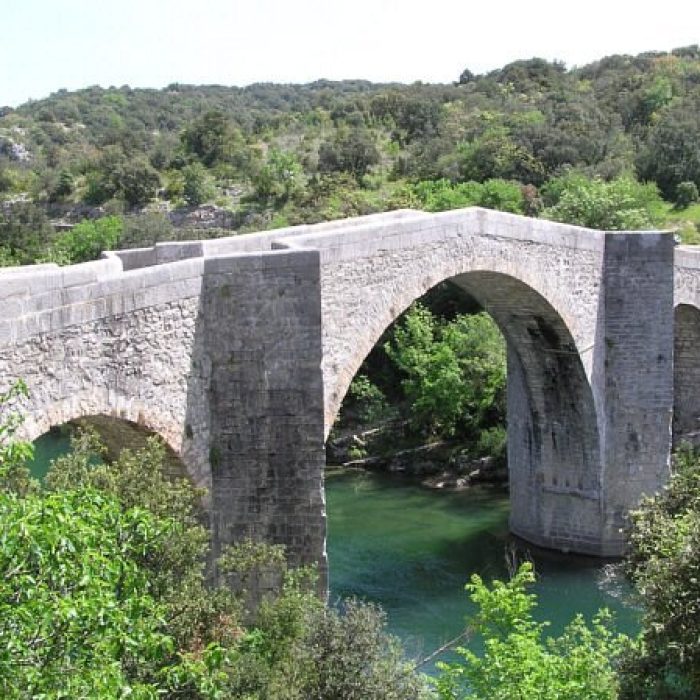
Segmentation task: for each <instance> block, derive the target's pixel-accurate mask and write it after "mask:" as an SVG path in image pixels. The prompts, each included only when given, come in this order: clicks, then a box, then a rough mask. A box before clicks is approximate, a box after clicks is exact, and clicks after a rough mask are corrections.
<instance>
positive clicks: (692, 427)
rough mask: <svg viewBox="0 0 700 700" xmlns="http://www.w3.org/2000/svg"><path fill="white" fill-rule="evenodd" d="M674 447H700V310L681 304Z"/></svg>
mask: <svg viewBox="0 0 700 700" xmlns="http://www.w3.org/2000/svg"><path fill="white" fill-rule="evenodd" d="M673 357H674V360H673V444H674V446H677V445H678V444H680V443H681V442H690V443H692V444H695V445H698V444H700V309H698V308H697V307H696V306H694V305H692V304H678V305H677V306H676V307H675V310H674V336H673Z"/></svg>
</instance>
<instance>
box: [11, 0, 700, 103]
mask: <svg viewBox="0 0 700 700" xmlns="http://www.w3.org/2000/svg"><path fill="white" fill-rule="evenodd" d="M695 43H700V0H695V1H694V2H693V1H690V0H685V1H681V0H665V1H664V2H658V1H657V2H650V1H649V0H636V1H632V0H583V1H579V2H571V1H569V2H566V1H565V0H558V1H554V0H517V1H516V0H498V1H495V0H478V1H477V2H474V1H473V0H353V1H352V2H349V1H346V0H287V1H285V0H187V1H186V2H185V1H184V0H119V1H118V2H114V1H112V2H108V1H107V0H0V106H1V105H9V106H13V107H14V106H17V105H19V104H21V103H23V102H26V101H27V100H29V99H40V98H42V97H47V96H48V95H49V94H50V93H52V92H55V91H56V90H59V89H61V88H65V89H68V90H75V89H79V88H84V87H88V86H90V85H101V86H103V87H109V86H111V85H114V86H117V87H118V86H121V85H130V86H131V87H155V88H160V87H165V86H166V85H168V84H170V83H174V82H179V83H191V84H219V85H248V84H250V83H254V82H277V83H279V82H282V83H289V82H294V83H300V82H309V81H312V80H317V79H320V78H326V79H330V80H340V79H344V78H363V79H366V80H372V81H377V82H379V81H399V82H407V83H411V82H415V81H423V82H451V81H454V80H457V79H458V77H459V74H460V73H461V72H462V70H463V69H464V68H469V69H470V70H471V71H472V72H474V73H483V72H485V71H488V70H493V69H495V68H499V67H501V66H503V65H505V64H506V63H508V62H510V61H514V60H517V59H524V58H532V57H533V56H539V57H542V58H546V59H550V60H551V59H557V60H560V61H564V62H565V63H566V65H567V66H569V67H571V66H576V65H583V64H585V63H589V62H591V61H593V60H596V59H598V58H602V57H603V56H605V55H609V54H612V53H628V54H635V53H640V52H642V51H649V50H668V49H671V48H674V47H678V46H687V45H689V44H695Z"/></svg>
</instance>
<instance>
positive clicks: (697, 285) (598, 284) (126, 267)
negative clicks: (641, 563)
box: [0, 208, 700, 570]
mask: <svg viewBox="0 0 700 700" xmlns="http://www.w3.org/2000/svg"><path fill="white" fill-rule="evenodd" d="M674 261H675V262H674ZM443 280H450V281H451V282H453V283H455V284H457V285H459V286H460V287H462V288H463V289H465V290H467V291H468V292H469V294H471V295H472V296H473V297H475V298H476V299H477V300H478V301H479V302H480V303H481V304H482V305H483V306H484V308H485V309H486V310H487V311H488V312H489V313H490V314H491V315H492V317H493V318H494V319H495V321H496V323H497V324H498V325H499V327H500V329H501V330H502V332H503V335H504V336H505V338H506V340H507V345H508V460H509V467H510V474H511V506H512V507H511V528H512V530H513V532H515V533H516V534H518V535H520V536H521V537H523V538H525V539H527V540H529V541H531V542H534V543H536V544H539V545H543V546H545V547H553V548H558V549H562V550H571V551H576V552H584V553H590V554H596V555H617V554H620V552H621V551H622V547H623V538H622V535H621V533H620V528H621V526H622V525H623V521H624V516H625V514H626V512H627V511H628V510H629V508H630V507H633V506H634V505H635V504H636V503H637V501H638V499H639V497H640V495H641V494H643V493H652V492H653V491H655V490H656V489H657V488H658V487H659V486H660V485H661V484H662V483H663V482H664V480H665V479H666V477H667V474H668V470H669V450H670V447H671V440H672V425H673V428H674V430H675V432H676V434H677V435H680V434H687V435H690V436H692V435H693V434H695V433H696V432H698V429H699V428H700V422H699V418H698V416H700V392H699V391H698V390H697V387H698V386H699V385H700V250H697V251H696V250H695V249H692V248H687V247H680V246H679V247H675V248H674V244H673V237H672V235H671V234H670V233H661V232H642V233H605V232H601V231H592V230H587V229H582V228H577V227H572V226H566V225H561V224H555V223H551V222H546V221H540V220H536V219H528V218H524V217H519V216H514V215H509V214H503V213H498V212H493V211H488V210H482V209H476V208H472V209H465V210H460V211H453V212H445V213H440V214H426V213H422V212H414V211H400V212H393V213H389V214H381V215H376V216H369V217H363V218H358V219H348V220H344V221H337V222H332V223H326V224H319V225H315V226H302V227H296V228H289V229H281V230H277V231H270V232H264V233H257V234H250V235H242V236H235V237H231V238H224V239H218V240H210V241H192V242H184V243H166V244H158V245H156V246H155V247H153V248H148V249H139V250H129V251H121V252H115V253H106V254H104V256H103V259H102V260H99V261H97V262H93V263H86V264H83V265H75V266H71V267H67V268H57V267H55V266H50V265H49V266H34V267H29V268H19V269H18V268H15V269H9V270H7V271H4V272H2V273H0V310H1V313H0V384H2V385H4V386H7V385H8V384H9V383H10V382H11V380H12V379H14V378H16V377H23V378H24V379H25V380H26V382H27V384H28V385H29V388H30V392H31V396H30V400H29V404H28V408H27V420H26V422H25V424H24V428H23V429H24V433H25V436H26V437H27V438H30V439H34V438H36V437H38V436H39V435H41V434H42V433H44V432H46V431H47V430H48V429H49V428H50V426H52V425H56V424H61V423H64V422H66V421H70V420H74V419H77V418H80V417H87V416H96V415H112V416H116V417H120V418H123V419H126V420H128V421H132V422H134V423H138V424H139V425H142V426H145V427H146V428H148V429H150V430H152V431H155V432H156V433H159V434H160V435H161V436H162V437H163V438H164V439H165V440H166V441H167V442H168V443H169V445H170V446H171V447H172V448H173V449H174V450H176V451H177V452H178V453H179V454H180V455H181V456H182V459H183V461H184V462H185V465H186V466H187V468H188V470H189V473H190V475H191V477H192V478H193V479H194V481H195V482H196V483H198V484H200V485H203V486H205V487H207V488H208V490H209V507H210V509H211V523H212V530H213V532H212V536H213V542H214V547H215V550H219V549H220V547H221V546H222V545H223V544H225V543H227V542H231V541H234V540H237V539H239V538H242V537H246V536H249V537H253V538H257V539H264V540H266V541H271V542H280V543H284V544H285V545H286V546H287V547H288V550H289V552H290V553H291V555H292V556H293V558H294V559H295V560H296V561H300V562H308V561H318V562H320V564H321V568H322V570H323V568H324V567H325V498H324V490H323V467H324V442H325V438H326V436H327V434H328V431H329V429H330V427H331V425H332V423H333V421H334V419H335V416H336V415H337V412H338V409H339V407H340V404H341V401H342V399H343V396H344V395H345V392H346V391H347V389H348V386H349V384H350V381H351V380H352V377H353V376H354V374H355V372H356V371H357V370H358V368H359V367H360V365H361V363H362V361H363V359H364V358H365V356H366V355H367V353H368V352H369V351H370V350H371V349H372V347H373V346H374V344H375V343H376V342H377V340H378V339H379V337H380V335H381V334H382V332H383V331H384V330H385V329H386V328H387V326H388V325H389V324H391V323H392V322H393V321H394V320H395V319H396V318H397V317H398V316H399V314H401V313H402V312H403V311H404V310H405V309H406V307H407V306H408V305H409V304H410V303H411V302H412V301H414V300H415V299H417V298H418V297H420V296H421V295H422V294H424V293H425V292H426V291H427V290H428V289H430V288H431V287H433V286H434V285H436V284H438V283H439V282H441V281H443ZM674 305H675V308H676V312H675V315H674ZM674 316H675V318H674ZM674 328H675V357H676V367H675V379H674V362H673V358H674ZM0 388H1V387H0ZM674 396H675V415H674Z"/></svg>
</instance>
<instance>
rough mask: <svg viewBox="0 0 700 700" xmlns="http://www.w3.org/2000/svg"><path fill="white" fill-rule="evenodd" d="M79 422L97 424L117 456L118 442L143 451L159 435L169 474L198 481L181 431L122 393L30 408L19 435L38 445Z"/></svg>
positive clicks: (90, 394)
mask: <svg viewBox="0 0 700 700" xmlns="http://www.w3.org/2000/svg"><path fill="white" fill-rule="evenodd" d="M76 422H86V423H88V424H91V425H93V427H95V428H96V429H97V432H98V434H100V436H101V437H102V439H103V440H105V442H106V446H107V448H108V450H109V452H111V453H112V454H113V456H116V455H117V453H118V452H119V449H117V443H119V447H120V448H123V447H130V448H132V449H140V448H142V447H143V446H144V444H145V440H146V438H147V437H150V436H152V435H157V436H158V437H159V438H160V439H161V440H163V442H164V443H165V446H166V451H167V452H166V464H165V465H164V468H165V469H166V471H167V472H168V473H172V474H174V475H177V476H184V475H186V476H188V477H189V478H190V479H192V480H193V481H195V482H196V478H197V471H196V469H193V464H192V461H191V460H188V456H187V454H186V453H185V454H183V450H182V442H183V441H182V435H181V430H179V429H178V427H177V426H176V425H175V424H174V423H173V422H172V421H169V420H168V418H167V416H166V415H165V414H164V413H163V411H162V409H161V410H156V409H154V408H153V407H152V406H149V405H147V404H145V403H143V402H142V401H139V400H137V399H134V398H133V397H131V398H129V397H126V396H125V395H123V394H120V393H118V392H114V391H107V390H101V389H99V388H97V387H95V388H93V389H90V390H85V391H80V392H76V393H75V394H72V395H70V396H65V397H62V398H60V399H57V400H54V401H52V402H50V403H46V404H44V403H40V404H39V405H38V407H34V408H32V407H30V410H29V412H28V413H26V414H24V421H23V423H22V425H21V427H20V429H19V436H20V437H21V438H22V439H25V440H27V441H29V442H34V441H35V440H37V439H38V438H41V437H42V436H44V435H46V434H47V433H49V432H50V431H51V429H52V428H56V427H59V426H63V425H66V424H71V423H76ZM115 433H118V434H115Z"/></svg>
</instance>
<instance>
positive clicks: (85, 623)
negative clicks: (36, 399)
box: [0, 383, 226, 700]
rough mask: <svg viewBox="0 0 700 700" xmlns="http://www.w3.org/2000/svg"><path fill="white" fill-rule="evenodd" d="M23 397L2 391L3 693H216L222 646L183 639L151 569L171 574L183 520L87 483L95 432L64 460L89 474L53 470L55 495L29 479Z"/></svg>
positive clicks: (15, 390) (14, 697)
mask: <svg viewBox="0 0 700 700" xmlns="http://www.w3.org/2000/svg"><path fill="white" fill-rule="evenodd" d="M24 393H25V390H24V388H23V385H22V384H21V383H18V384H16V385H14V386H13V387H12V388H11V389H10V390H9V391H8V392H6V393H4V394H3V395H1V396H0V541H1V542H2V543H3V546H2V547H0V693H1V694H2V697H3V698H7V699H8V700H23V699H24V698H28V697H47V698H68V697H105V698H110V697H113V698H116V697H125V696H126V695H129V696H130V697H134V698H143V699H144V700H146V699H147V698H152V697H157V696H161V695H164V696H166V697H180V696H182V694H187V697H190V698H193V699H194V698H201V699H202V700H203V699H204V698H211V700H213V699H214V698H216V697H221V695H220V691H221V688H222V683H223V681H224V680H225V676H224V675H223V674H222V673H221V672H220V668H221V665H222V663H223V662H224V660H225V658H226V656H225V653H224V649H223V648H222V647H221V646H219V645H216V644H211V645H208V646H200V647H198V648H197V649H196V653H195V649H194V648H191V649H187V648H184V647H183V646H178V645H176V640H175V639H174V637H173V634H172V629H174V628H173V627H172V625H169V626H168V625H165V624H164V621H165V619H166V617H167V614H168V612H171V608H170V607H169V602H168V601H166V600H165V599H164V598H163V596H162V595H160V594H161V591H159V590H158V587H157V586H154V582H153V571H154V570H155V569H156V567H155V566H152V567H151V568H150V569H149V567H148V566H147V563H148V562H152V563H153V562H155V561H158V568H159V569H160V567H163V568H165V570H166V571H172V568H173V564H172V559H167V558H166V557H164V556H163V555H164V554H167V553H168V552H172V551H173V547H172V546H168V543H179V542H182V538H183V535H184V534H185V533H186V532H187V529H188V523H186V522H185V523H183V522H181V521H180V520H179V519H177V518H176V517H169V514H166V513H165V509H161V512H160V513H154V512H152V511H149V510H147V509H145V508H143V507H141V506H139V505H135V504H129V503H128V502H127V501H126V500H125V499H122V498H118V497H117V496H116V494H115V493H108V492H106V490H99V489H97V488H95V487H93V486H88V485H87V484H86V482H87V481H88V480H89V478H90V470H89V467H88V465H87V461H86V460H87V458H88V456H89V455H88V451H89V450H91V449H92V448H93V447H94V443H92V442H90V441H89V440H88V439H83V441H82V445H81V446H79V450H78V452H80V449H82V448H87V451H86V450H83V453H82V454H79V455H78V456H76V455H73V456H72V457H67V458H64V466H66V465H70V466H71V469H72V476H77V475H78V473H80V475H81V476H82V479H75V480H73V479H70V480H65V481H61V479H60V478H58V479H57V484H58V485H60V488H58V489H57V490H55V491H44V490H43V489H41V488H40V487H39V485H38V484H37V483H36V482H33V481H32V480H29V479H28V478H27V469H26V467H25V466H24V461H25V460H26V459H27V458H28V457H29V456H30V454H31V448H30V446H28V445H26V444H25V443H21V442H17V440H16V439H15V431H16V428H17V426H18V425H19V423H20V422H21V417H20V414H19V413H18V412H17V410H16V402H17V400H18V399H20V398H21V396H22V395H23V394H24ZM77 467H80V469H79V470H78V469H77ZM69 471H70V470H69ZM65 474H66V472H64V475H65ZM167 493H168V489H164V490H161V492H160V494H159V495H160V498H161V499H162V501H165V502H168V503H171V504H173V503H174V501H173V499H172V497H169V496H168V495H165V494H167ZM172 510H173V507H172V506H171V512H172ZM184 539H185V541H187V538H186V537H185V538H184ZM180 546H182V545H180ZM178 573H180V574H182V573H183V572H182V571H181V570H180V571H178ZM160 576H161V579H162V577H163V576H164V574H163V573H162V572H160ZM188 621H189V622H191V621H192V619H191V616H190V619H189V620H188ZM193 631H195V632H196V631H197V628H196V627H195V628H193ZM191 633H192V632H190V634H191ZM178 641H179V640H178Z"/></svg>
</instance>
